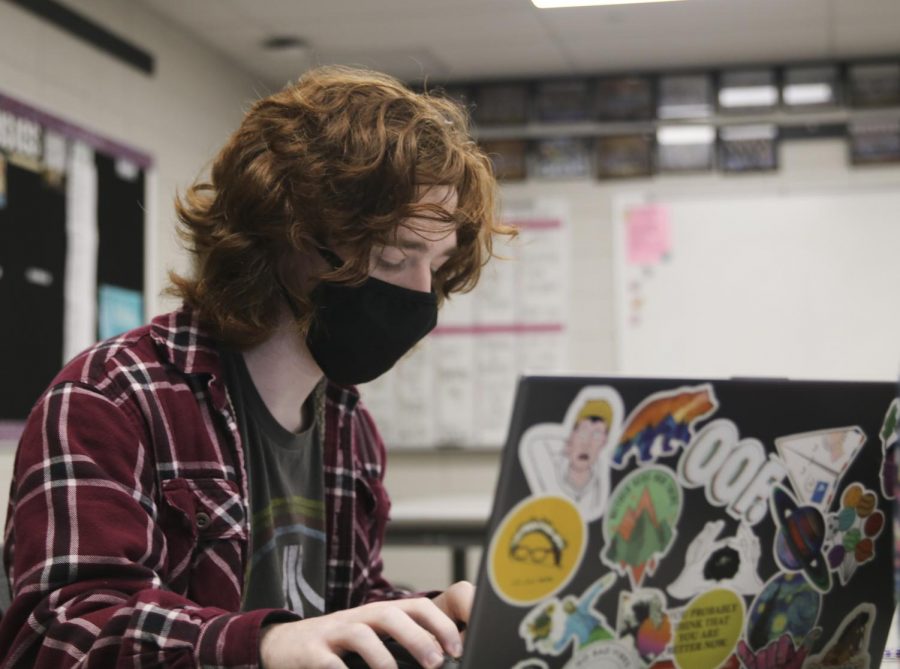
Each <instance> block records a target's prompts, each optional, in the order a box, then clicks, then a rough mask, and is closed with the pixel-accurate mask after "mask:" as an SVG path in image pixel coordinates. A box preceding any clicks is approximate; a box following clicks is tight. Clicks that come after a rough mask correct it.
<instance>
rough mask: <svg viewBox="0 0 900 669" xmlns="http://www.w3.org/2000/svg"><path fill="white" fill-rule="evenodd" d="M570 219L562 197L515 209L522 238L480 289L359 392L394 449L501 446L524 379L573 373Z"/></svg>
mask: <svg viewBox="0 0 900 669" xmlns="http://www.w3.org/2000/svg"><path fill="white" fill-rule="evenodd" d="M568 218H569V217H568V211H567V209H566V207H565V205H564V203H562V202H558V201H555V200H547V201H544V200H541V201H538V202H534V203H527V204H522V205H518V206H513V205H510V206H507V208H506V210H505V211H504V213H503V219H504V222H505V223H507V224H508V225H512V226H514V227H516V229H517V230H518V232H519V235H518V237H517V238H516V239H515V240H512V241H509V242H505V243H504V242H502V241H499V240H498V241H497V242H496V243H495V248H494V251H495V252H496V254H497V255H498V256H499V257H498V258H495V259H494V260H492V261H491V262H490V263H488V264H487V266H485V268H484V269H483V271H482V276H481V279H480V281H479V283H478V286H477V287H476V288H475V289H474V290H473V291H472V292H471V293H467V294H464V295H453V296H451V298H450V299H449V300H448V301H447V302H445V304H444V305H443V306H442V308H441V312H440V315H439V320H438V326H437V328H435V330H434V331H433V332H432V333H431V334H430V335H429V336H428V337H427V338H426V339H425V341H423V342H422V343H421V344H420V345H418V346H417V347H416V348H415V349H414V350H413V351H412V352H411V353H409V354H408V355H407V356H406V357H405V358H404V359H403V360H401V361H400V362H399V363H398V364H397V365H396V366H395V367H394V369H392V370H391V371H390V372H388V373H387V374H385V375H384V376H382V377H381V378H379V379H377V380H375V381H374V382H372V383H369V384H366V385H364V386H362V387H361V393H362V398H363V401H364V402H365V404H366V406H367V407H368V408H369V410H370V412H371V413H372V415H373V416H374V417H375V420H376V422H377V423H378V426H379V430H380V431H381V433H382V437H383V438H384V440H385V443H386V444H387V446H388V448H406V449H422V448H425V449H429V448H445V447H464V448H498V447H500V446H501V445H502V444H503V442H504V441H505V439H506V431H507V429H508V428H509V420H510V416H511V412H512V402H513V395H514V393H515V385H516V380H517V378H518V376H519V375H520V374H521V373H523V372H526V371H528V372H552V371H559V370H561V369H565V368H566V367H567V365H568V321H569V306H568V305H569V296H570V292H571V278H570V271H571V270H570V268H571V266H572V263H571V255H572V249H571V240H570V236H569V235H570V232H569V222H568Z"/></svg>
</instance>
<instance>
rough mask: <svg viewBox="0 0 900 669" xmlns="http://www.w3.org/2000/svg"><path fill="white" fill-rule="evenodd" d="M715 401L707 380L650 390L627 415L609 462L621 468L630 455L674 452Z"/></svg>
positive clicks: (644, 458)
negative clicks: (669, 388) (665, 388)
mask: <svg viewBox="0 0 900 669" xmlns="http://www.w3.org/2000/svg"><path fill="white" fill-rule="evenodd" d="M718 406H719V405H718V401H717V400H716V396H715V393H714V392H713V388H712V386H711V385H710V384H708V383H705V384H702V385H699V386H685V387H683V388H678V389H676V390H671V391H662V392H658V393H654V394H653V395H650V396H649V397H647V398H646V399H645V400H644V401H643V402H641V403H640V404H639V405H638V406H637V407H636V408H635V409H634V410H633V411H632V412H631V414H630V415H629V416H628V420H626V421H625V428H624V430H623V431H622V436H621V437H620V438H619V440H618V443H616V445H615V449H614V451H613V454H612V459H611V464H612V466H613V467H615V468H616V469H623V468H624V467H625V466H626V464H627V463H628V460H629V459H630V458H632V457H633V458H634V460H635V462H636V463H637V464H644V463H647V462H655V461H656V459H657V458H658V457H665V456H667V455H672V454H674V453H675V452H676V451H677V449H678V448H679V447H681V446H685V445H687V444H688V443H690V441H691V436H692V435H693V429H694V424H695V423H696V422H697V421H699V420H702V419H703V418H706V417H707V416H711V415H712V414H713V413H715V411H716V409H717V408H718Z"/></svg>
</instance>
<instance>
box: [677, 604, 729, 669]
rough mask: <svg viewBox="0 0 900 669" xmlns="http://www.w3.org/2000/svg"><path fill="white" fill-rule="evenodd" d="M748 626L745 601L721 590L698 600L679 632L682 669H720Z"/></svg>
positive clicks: (681, 623)
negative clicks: (718, 668) (745, 622)
mask: <svg viewBox="0 0 900 669" xmlns="http://www.w3.org/2000/svg"><path fill="white" fill-rule="evenodd" d="M743 627H744V600H742V599H741V598H740V597H739V596H738V595H737V594H736V593H734V592H732V591H731V590H724V589H722V588H718V589H716V590H710V591H709V592H706V593H704V594H702V595H699V596H698V597H695V598H694V599H693V600H692V601H691V603H690V604H688V605H687V608H685V610H684V615H682V617H681V621H680V622H679V623H678V628H677V629H676V630H675V663H676V664H677V665H678V666H679V667H680V668H681V669H716V668H717V667H720V666H721V665H722V663H723V662H724V661H725V660H726V659H727V658H728V656H729V655H731V653H732V651H734V648H735V646H736V645H737V642H738V638H739V637H740V636H741V630H742V629H743Z"/></svg>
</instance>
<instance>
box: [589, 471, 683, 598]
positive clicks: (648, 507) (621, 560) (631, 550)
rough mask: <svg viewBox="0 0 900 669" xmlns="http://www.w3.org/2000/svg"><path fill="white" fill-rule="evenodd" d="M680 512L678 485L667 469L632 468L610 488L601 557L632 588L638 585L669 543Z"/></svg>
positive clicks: (671, 541)
mask: <svg viewBox="0 0 900 669" xmlns="http://www.w3.org/2000/svg"><path fill="white" fill-rule="evenodd" d="M680 515H681V488H679V487H678V484H677V483H676V482H675V477H674V476H672V473H671V472H670V470H668V469H666V468H665V467H661V466H649V467H642V468H641V469H637V470H635V471H634V472H632V473H631V474H629V475H628V476H626V477H625V478H624V479H622V481H621V483H619V485H618V487H617V488H616V489H615V491H613V494H612V498H611V500H610V505H609V511H608V513H607V514H606V516H604V517H603V538H604V539H605V543H606V548H605V549H604V550H603V552H602V553H601V558H602V559H603V560H604V561H605V562H606V563H607V564H608V565H610V566H611V567H612V568H613V569H615V570H616V571H618V572H619V573H620V574H623V575H624V574H625V573H627V574H628V577H629V579H630V581H631V585H632V588H638V587H640V586H641V584H642V583H643V581H644V577H645V576H646V575H648V574H653V573H654V572H655V571H656V566H657V563H658V561H659V559H660V558H661V557H663V556H664V555H665V554H666V553H668V552H669V549H670V548H671V547H672V544H673V542H674V541H675V536H676V530H675V526H676V525H677V524H678V518H679V516H680Z"/></svg>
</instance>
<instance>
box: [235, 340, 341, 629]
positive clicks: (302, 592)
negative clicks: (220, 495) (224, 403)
mask: <svg viewBox="0 0 900 669" xmlns="http://www.w3.org/2000/svg"><path fill="white" fill-rule="evenodd" d="M223 359H224V361H225V369H226V374H227V385H228V391H229V393H230V395H231V399H232V402H233V403H234V407H235V411H236V412H237V417H238V424H239V427H240V431H241V439H242V441H243V443H244V454H245V458H246V461H247V469H248V473H249V477H250V517H251V523H250V545H251V550H250V556H249V560H248V562H247V571H246V573H245V575H244V594H243V602H242V609H243V610H244V611H250V610H253V609H259V608H269V607H273V608H285V609H290V610H291V611H294V612H295V613H297V614H299V615H301V616H303V617H304V618H309V617H312V616H316V615H319V614H321V613H323V612H324V609H325V560H326V557H325V490H324V480H323V464H322V443H321V440H320V438H319V429H318V426H317V424H316V420H317V417H316V416H315V415H316V412H315V410H314V407H313V401H312V398H313V397H315V394H316V393H315V392H314V393H312V394H311V395H310V400H309V401H308V402H307V403H308V405H309V410H310V415H312V416H314V418H313V421H312V424H311V425H310V426H309V427H307V429H305V430H304V431H303V432H300V433H294V432H290V431H288V430H286V429H285V428H284V427H282V426H281V425H280V424H279V423H278V421H276V420H275V418H274V416H272V414H271V413H270V412H269V409H268V408H267V407H266V405H265V403H264V402H263V400H262V397H260V395H259V392H258V391H257V390H256V386H255V385H254V383H253V379H252V378H251V377H250V373H249V371H248V370H247V365H246V363H245V362H244V357H243V355H241V354H240V353H235V352H223Z"/></svg>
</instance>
